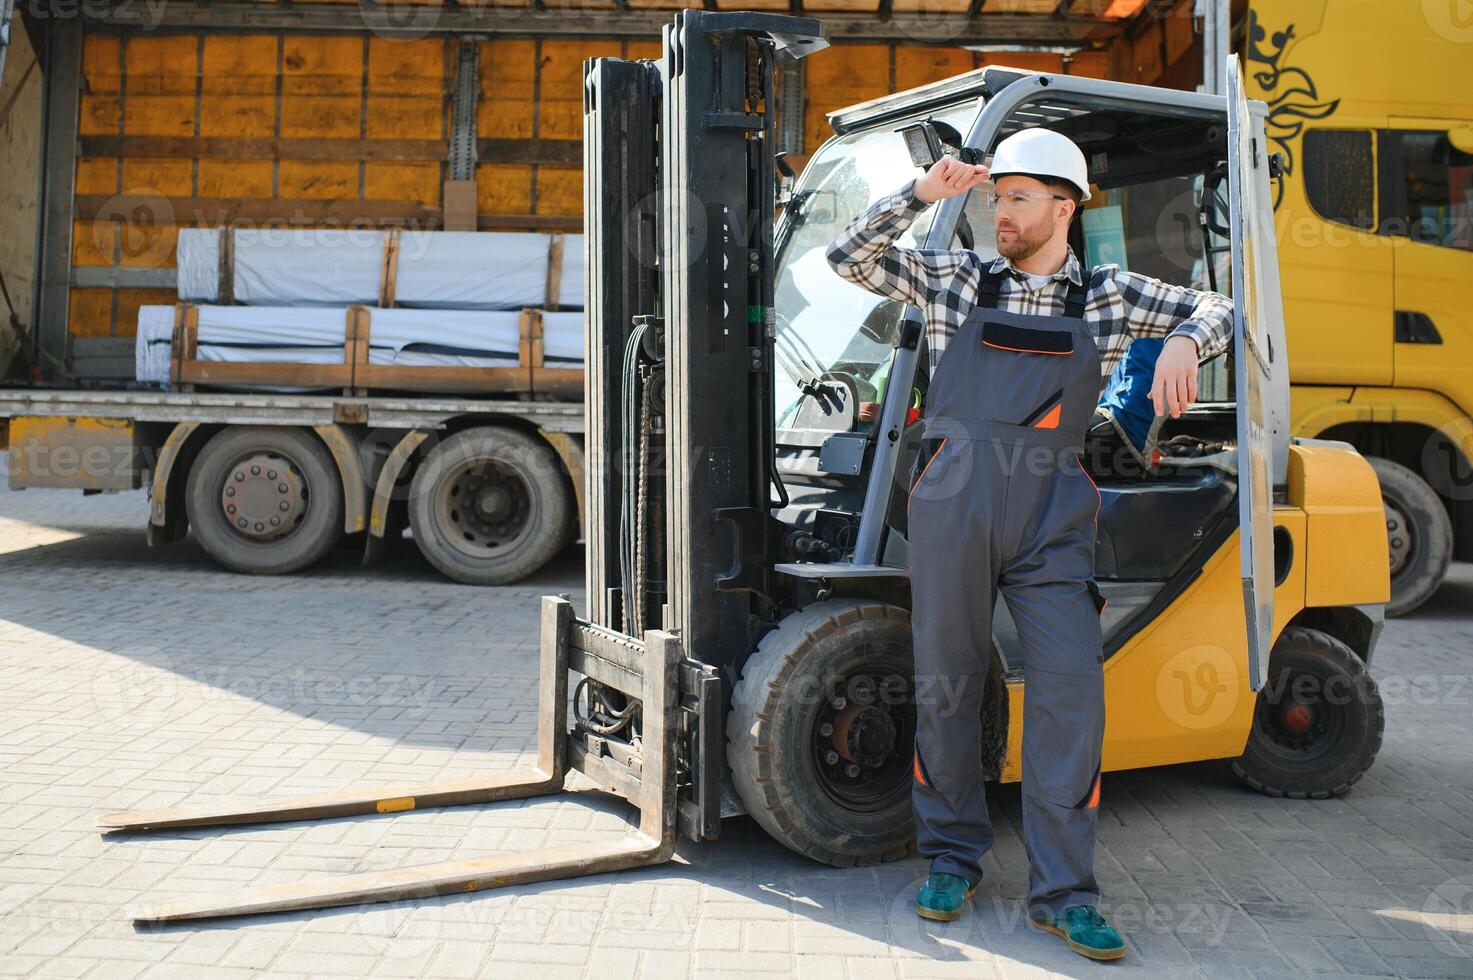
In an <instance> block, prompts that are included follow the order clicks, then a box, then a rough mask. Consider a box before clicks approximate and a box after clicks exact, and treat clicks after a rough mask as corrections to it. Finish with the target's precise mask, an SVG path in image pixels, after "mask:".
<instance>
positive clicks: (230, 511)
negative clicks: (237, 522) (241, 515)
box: [225, 504, 235, 514]
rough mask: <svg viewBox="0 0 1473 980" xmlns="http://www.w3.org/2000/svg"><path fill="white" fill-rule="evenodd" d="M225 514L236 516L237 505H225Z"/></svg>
mask: <svg viewBox="0 0 1473 980" xmlns="http://www.w3.org/2000/svg"><path fill="white" fill-rule="evenodd" d="M225 513H227V514H234V513H235V505H234V504H226V505H225Z"/></svg>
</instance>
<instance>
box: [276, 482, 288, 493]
mask: <svg viewBox="0 0 1473 980" xmlns="http://www.w3.org/2000/svg"><path fill="white" fill-rule="evenodd" d="M286 490H287V487H286V484H285V483H278V484H277V485H276V492H277V493H286Z"/></svg>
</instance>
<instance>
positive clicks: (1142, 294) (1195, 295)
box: [1112, 269, 1233, 361]
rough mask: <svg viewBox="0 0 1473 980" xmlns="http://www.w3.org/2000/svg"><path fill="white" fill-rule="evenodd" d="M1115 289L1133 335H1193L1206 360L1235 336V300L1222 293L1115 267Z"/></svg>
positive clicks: (1199, 356) (1128, 327) (1128, 329)
mask: <svg viewBox="0 0 1473 980" xmlns="http://www.w3.org/2000/svg"><path fill="white" fill-rule="evenodd" d="M1112 278H1113V280H1114V286H1115V289H1116V290H1117V291H1118V293H1119V298H1120V301H1121V304H1122V306H1123V314H1124V317H1125V324H1126V331H1127V332H1128V333H1129V334H1130V336H1132V337H1190V338H1191V339H1192V340H1193V341H1194V342H1195V343H1196V345H1197V357H1198V358H1199V359H1200V360H1204V361H1205V360H1206V359H1207V358H1209V357H1212V356H1213V355H1214V354H1218V353H1221V352H1222V351H1224V350H1226V349H1227V346H1228V343H1229V342H1230V341H1231V340H1232V336H1233V302H1232V300H1230V299H1228V298H1227V297H1226V296H1223V295H1222V294H1220V293H1213V292H1208V291H1207V290H1201V289H1190V288H1188V287H1186V286H1173V285H1171V284H1170V283H1165V282H1162V281H1161V280H1159V279H1152V278H1151V277H1150V276H1143V275H1141V274H1139V273H1136V272H1126V271H1124V270H1122V269H1115V270H1114V273H1113V276H1112Z"/></svg>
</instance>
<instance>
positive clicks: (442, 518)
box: [434, 459, 532, 559]
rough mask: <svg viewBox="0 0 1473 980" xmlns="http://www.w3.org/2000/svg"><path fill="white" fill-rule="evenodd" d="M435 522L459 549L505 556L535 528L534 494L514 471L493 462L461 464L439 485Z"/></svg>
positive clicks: (475, 555)
mask: <svg viewBox="0 0 1473 980" xmlns="http://www.w3.org/2000/svg"><path fill="white" fill-rule="evenodd" d="M434 494H435V497H434V501H435V521H436V523H437V524H438V525H439V527H440V529H441V531H442V532H443V533H444V536H445V539H446V540H447V541H448V542H449V543H450V545H451V546H452V547H453V548H455V549H456V550H457V551H459V552H461V553H463V554H465V555H467V556H469V557H471V558H476V559H494V558H500V557H501V556H503V555H505V554H506V553H507V552H509V551H512V550H514V549H515V548H516V547H517V546H518V545H519V544H521V542H522V541H523V539H525V538H526V537H527V536H528V535H529V534H530V533H531V529H532V491H531V488H530V487H529V486H528V485H527V482H526V480H524V479H523V478H522V475H521V474H520V473H518V472H517V471H516V470H515V469H514V468H512V467H511V466H508V465H507V464H505V463H502V462H500V461H498V460H494V459H472V460H467V461H465V462H462V463H459V464H457V465H456V466H454V467H453V468H451V469H450V470H448V471H447V472H446V473H445V474H444V475H442V476H441V477H440V480H439V482H438V483H437V484H436V485H435V490H434Z"/></svg>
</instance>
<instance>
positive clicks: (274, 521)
mask: <svg viewBox="0 0 1473 980" xmlns="http://www.w3.org/2000/svg"><path fill="white" fill-rule="evenodd" d="M271 526H272V527H280V526H281V518H279V517H273V518H271Z"/></svg>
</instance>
